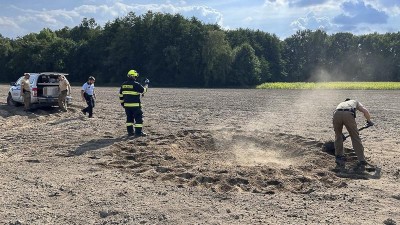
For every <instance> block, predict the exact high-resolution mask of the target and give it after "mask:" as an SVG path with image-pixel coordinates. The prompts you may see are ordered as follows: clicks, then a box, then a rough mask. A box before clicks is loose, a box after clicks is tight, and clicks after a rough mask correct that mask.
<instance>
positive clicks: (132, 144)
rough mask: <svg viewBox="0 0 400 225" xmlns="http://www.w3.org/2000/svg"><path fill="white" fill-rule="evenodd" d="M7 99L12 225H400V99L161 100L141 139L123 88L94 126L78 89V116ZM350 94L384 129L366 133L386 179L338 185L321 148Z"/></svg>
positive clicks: (216, 96) (376, 94)
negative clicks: (133, 134) (129, 121)
mask: <svg viewBox="0 0 400 225" xmlns="http://www.w3.org/2000/svg"><path fill="white" fill-rule="evenodd" d="M7 90H8V86H5V85H2V86H0V93H1V94H0V129H1V133H0V149H1V150H0V180H1V182H0V191H1V192H0V193H1V197H0V221H1V222H0V223H1V224H15V225H16V224H396V222H397V223H400V210H399V208H400V189H399V184H400V160H399V154H398V151H399V144H400V140H399V137H400V129H399V127H398V124H399V117H398V115H399V112H400V92H399V91H293V90H235V89H221V90H207V89H151V90H150V91H149V93H148V94H147V95H146V96H145V97H144V98H143V102H144V108H143V111H144V115H145V128H144V130H145V132H147V133H148V134H149V135H148V136H147V137H140V138H128V137H127V136H126V128H125V113H124V111H123V109H122V108H121V107H120V105H119V102H118V95H117V92H118V88H97V93H98V99H97V102H96V103H97V104H96V108H95V110H94V112H95V114H94V116H95V118H93V119H89V118H87V117H85V116H84V115H83V114H82V113H81V112H80V110H81V109H82V108H83V106H84V102H82V101H81V100H80V98H79V87H74V91H73V97H74V98H75V99H74V100H75V101H74V103H73V105H72V106H71V108H70V110H69V112H67V113H61V112H58V111H57V109H56V108H53V109H48V108H47V109H45V108H44V109H38V110H36V111H35V112H34V113H33V114H26V113H24V112H23V110H22V107H10V106H7V105H6V97H7ZM346 97H350V98H356V99H358V100H360V101H361V102H362V103H363V104H364V105H365V106H366V107H367V108H368V109H369V110H370V112H371V114H372V116H373V121H374V122H375V123H376V126H374V127H373V128H369V129H366V130H363V131H362V132H361V134H362V139H363V143H364V146H365V148H366V156H367V158H368V159H369V160H370V162H371V163H374V164H378V165H380V166H381V167H382V172H381V177H380V178H379V179H374V178H376V177H364V178H365V179H356V177H352V178H343V177H338V176H337V174H335V173H334V172H333V171H332V169H333V168H334V157H333V156H331V155H329V154H327V153H326V152H323V151H322V150H321V149H322V147H321V146H322V144H323V143H325V142H327V141H329V140H332V139H333V130H332V125H331V115H332V111H333V109H334V108H335V106H336V105H337V104H338V102H340V101H342V100H343V99H345V98H346ZM357 121H358V123H359V124H360V125H362V124H363V122H364V120H363V117H362V116H361V115H359V117H358V118H357ZM345 145H346V147H347V148H351V142H350V141H346V143H345Z"/></svg>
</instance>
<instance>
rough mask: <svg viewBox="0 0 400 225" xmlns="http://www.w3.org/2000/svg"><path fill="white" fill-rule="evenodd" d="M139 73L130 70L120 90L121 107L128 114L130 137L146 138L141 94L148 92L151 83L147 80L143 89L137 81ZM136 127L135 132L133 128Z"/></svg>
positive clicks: (127, 127) (127, 125) (127, 121)
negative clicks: (143, 130) (143, 129)
mask: <svg viewBox="0 0 400 225" xmlns="http://www.w3.org/2000/svg"><path fill="white" fill-rule="evenodd" d="M138 76H139V73H138V72H136V70H129V72H128V74H127V77H128V80H127V81H125V82H124V83H123V84H122V85H121V88H120V90H119V100H120V103H121V106H122V107H124V109H125V113H126V129H127V131H128V136H134V135H135V136H146V134H145V133H143V132H142V128H143V112H142V105H141V103H140V94H142V96H143V95H144V93H146V92H147V88H148V84H149V83H150V81H149V80H148V79H146V81H145V86H144V87H143V86H142V85H141V84H140V83H139V82H137V81H136V79H137V77H138ZM134 127H135V130H133V128H134Z"/></svg>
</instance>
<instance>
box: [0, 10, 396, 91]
mask: <svg viewBox="0 0 400 225" xmlns="http://www.w3.org/2000/svg"><path fill="white" fill-rule="evenodd" d="M399 53H400V33H399V32H398V33H386V34H377V33H374V34H368V35H360V36H356V35H353V34H351V33H336V34H332V35H328V34H327V33H326V32H324V31H322V30H316V31H311V30H302V31H298V32H297V33H295V34H294V35H292V36H290V37H288V38H286V39H284V40H280V39H279V38H278V37H277V36H276V35H274V34H270V33H266V32H263V31H260V30H249V29H237V30H223V29H221V27H219V26H218V25H216V24H205V23H203V22H201V21H199V20H198V19H197V18H195V17H192V18H184V17H183V16H182V15H179V14H175V15H173V14H163V13H153V12H147V13H146V14H144V15H141V16H137V15H135V13H133V12H131V13H129V14H128V15H127V16H125V17H121V18H116V19H115V20H113V21H110V22H108V23H107V24H105V25H104V26H99V25H98V24H97V23H96V21H95V20H94V19H86V18H85V19H83V20H82V22H81V23H80V24H79V25H77V26H75V27H73V28H69V27H64V28H62V29H60V30H55V31H52V30H50V29H48V28H45V29H43V30H41V31H40V32H39V33H30V34H27V35H25V36H23V37H18V38H16V39H9V38H5V37H3V36H2V35H1V34H0V81H1V82H10V81H14V80H15V79H16V78H18V77H19V76H21V75H22V74H23V73H24V72H44V71H58V72H65V73H69V74H70V76H69V80H70V81H71V82H83V81H85V80H86V79H87V77H88V76H90V75H93V76H95V77H96V82H97V83H100V84H118V83H121V82H122V81H123V80H125V79H126V74H127V71H128V70H130V69H136V70H137V71H138V72H139V74H140V76H141V77H146V78H149V79H150V80H151V81H152V84H153V85H155V86H170V87H249V86H253V85H256V84H260V83H264V82H278V81H279V82H282V81H283V82H305V81H400V58H399V57H400V55H399Z"/></svg>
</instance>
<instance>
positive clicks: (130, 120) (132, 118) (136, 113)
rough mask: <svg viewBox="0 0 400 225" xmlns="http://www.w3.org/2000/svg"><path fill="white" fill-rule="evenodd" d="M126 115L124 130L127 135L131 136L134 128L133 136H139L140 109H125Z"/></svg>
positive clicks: (140, 126)
mask: <svg viewBox="0 0 400 225" xmlns="http://www.w3.org/2000/svg"><path fill="white" fill-rule="evenodd" d="M125 113H126V129H127V131H128V134H133V128H134V127H135V134H141V133H142V128H143V112H142V109H141V108H140V107H125Z"/></svg>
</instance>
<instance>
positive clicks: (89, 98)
mask: <svg viewBox="0 0 400 225" xmlns="http://www.w3.org/2000/svg"><path fill="white" fill-rule="evenodd" d="M83 97H85V100H86V103H87V105H88V107H86V108H84V109H83V111H82V112H85V113H86V112H87V113H89V117H92V116H93V108H94V98H93V95H88V94H86V93H85V94H84V95H83Z"/></svg>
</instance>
